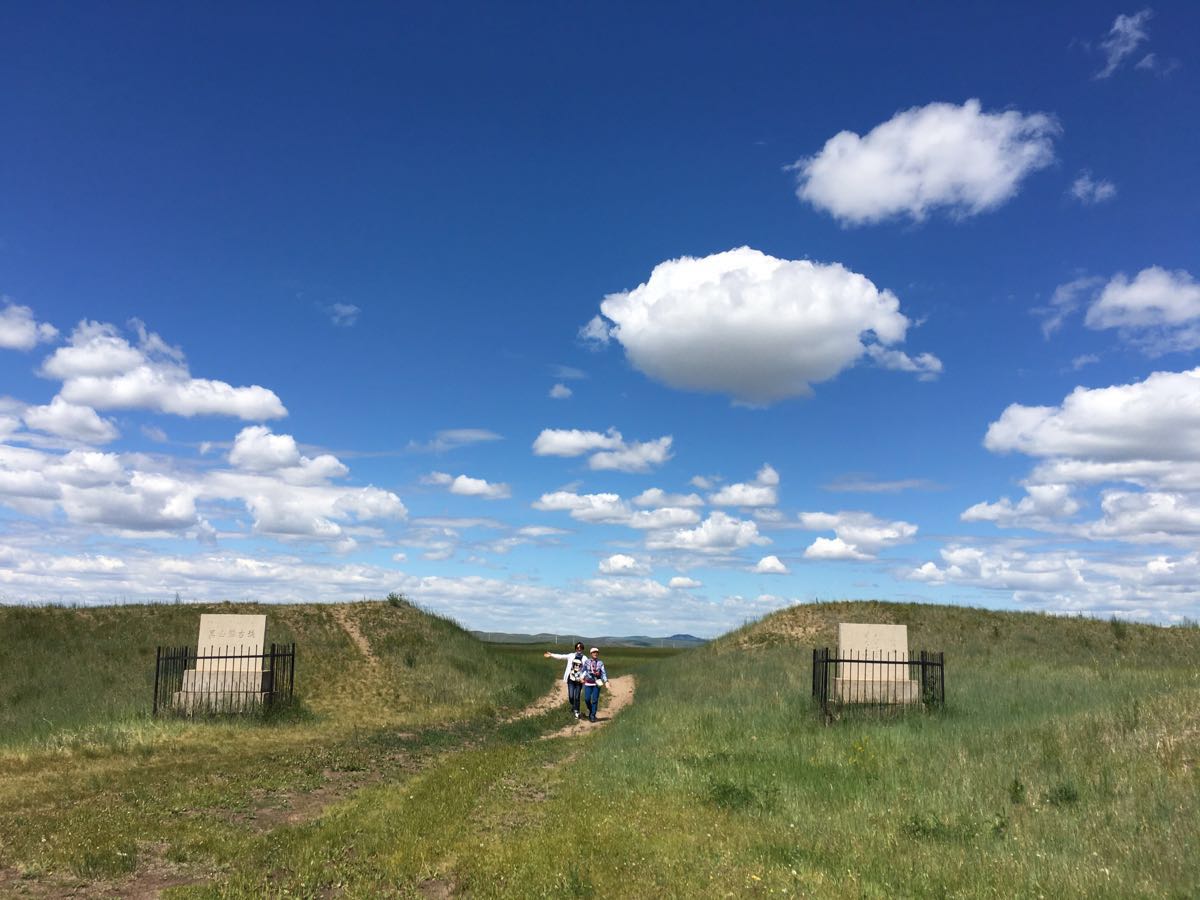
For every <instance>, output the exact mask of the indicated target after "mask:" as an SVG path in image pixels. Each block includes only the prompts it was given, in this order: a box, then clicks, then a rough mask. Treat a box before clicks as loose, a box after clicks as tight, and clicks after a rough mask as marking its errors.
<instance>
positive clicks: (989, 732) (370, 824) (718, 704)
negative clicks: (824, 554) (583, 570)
mask: <svg viewBox="0 0 1200 900" xmlns="http://www.w3.org/2000/svg"><path fill="white" fill-rule="evenodd" d="M241 609H243V608H241V607H222V608H220V609H219V610H217V611H228V612H233V611H240V610H241ZM259 610H262V611H265V612H266V613H267V614H268V616H269V617H270V626H269V627H270V632H271V637H272V639H276V640H284V641H287V640H292V639H295V640H297V641H298V642H299V644H300V647H301V673H302V680H301V681H300V682H299V684H300V685H302V696H303V697H304V703H305V707H304V709H303V710H302V711H301V714H299V715H297V716H295V717H293V718H284V719H283V720H281V721H274V722H271V721H267V722H260V723H253V722H249V723H239V722H229V723H225V722H188V721H179V720H174V721H163V722H149V721H148V720H147V718H146V717H145V706H146V704H147V703H148V699H143V698H148V690H149V688H148V683H147V682H143V685H142V687H140V688H137V690H134V689H133V688H130V689H129V693H128V694H127V699H126V700H125V701H122V702H118V700H117V699H116V698H118V697H119V696H122V695H121V694H120V692H119V691H118V690H116V689H114V687H113V686H114V685H125V683H126V681H127V680H128V679H129V673H130V671H132V670H136V672H135V677H141V678H146V677H147V675H146V671H147V668H148V666H147V663H148V661H149V659H150V658H151V657H152V654H153V647H154V644H155V643H158V642H162V643H171V642H185V641H189V640H192V639H194V631H195V626H196V612H197V608H196V607H137V608H129V607H124V608H113V609H104V610H56V609H50V610H46V609H40V610H13V609H4V610H0V647H2V648H3V649H4V650H7V649H8V648H9V647H10V646H16V647H19V648H20V649H21V650H22V653H23V654H24V655H25V657H26V658H27V660H26V665H27V668H28V669H29V670H30V671H25V672H23V671H19V665H18V664H17V663H13V662H11V661H10V660H11V654H9V653H7V652H4V653H0V691H6V692H8V693H5V694H3V695H2V696H3V698H4V699H3V700H2V701H0V710H3V713H2V714H3V715H4V716H6V717H7V718H6V719H5V720H4V726H5V727H7V728H14V729H16V730H17V733H18V734H24V735H25V737H24V738H21V739H19V740H8V742H7V743H5V742H2V741H0V896H4V895H6V891H7V892H8V893H14V894H19V893H21V891H22V890H23V889H24V888H26V887H29V886H32V887H34V888H36V891H41V892H42V893H43V894H45V893H51V894H53V893H55V892H60V893H67V892H69V890H76V891H78V890H81V888H80V885H81V884H82V885H84V886H86V887H85V889H82V890H83V892H84V893H87V892H92V893H102V892H103V891H108V892H110V893H113V894H117V895H126V894H137V893H139V891H141V890H142V889H143V888H144V887H145V886H146V884H148V883H149V884H157V885H159V886H162V885H166V886H172V885H174V887H172V888H171V893H172V894H177V895H179V896H189V897H193V896H194V897H205V898H209V897H258V896H285V895H287V896H306V897H307V896H354V897H367V896H371V897H374V896H400V897H420V896H471V897H521V898H525V897H542V896H561V895H564V894H565V895H567V896H583V895H594V896H604V897H611V898H622V897H647V896H663V897H727V896H738V897H741V896H760V895H762V896H765V895H768V894H773V895H777V896H778V895H787V896H817V895H820V896H830V897H855V898H860V897H878V898H883V897H943V896H954V897H1037V896H1045V897H1114V898H1117V897H1120V898H1125V897H1195V896H1200V854H1197V853H1196V852H1195V848H1196V847H1197V846H1200V628H1197V627H1194V626H1188V627H1177V628H1158V627H1154V626H1148V625H1133V624H1125V623H1121V622H1109V621H1098V620H1092V619H1084V618H1058V617H1051V616H1043V615H1036V614H1024V613H1008V612H1004V613H1001V612H990V611H985V610H976V609H964V608H958V607H938V606H923V605H906V604H889V603H861V602H846V603H820V604H806V605H802V606H797V607H793V608H791V609H786V610H782V611H780V612H777V613H775V614H773V615H770V616H767V617H765V618H764V619H762V620H761V621H759V622H755V623H753V624H750V625H747V626H746V627H744V628H741V629H739V630H737V631H735V632H732V633H730V634H728V635H726V636H724V637H722V638H720V639H718V640H716V641H713V642H711V643H709V644H707V645H705V646H702V647H699V648H696V649H693V650H688V651H684V652H674V653H672V652H671V651H668V650H659V649H653V650H651V649H640V648H634V649H629V650H623V651H616V652H611V653H610V652H606V654H605V656H606V659H607V661H608V663H609V667H610V670H611V674H613V675H623V674H626V673H629V672H636V677H637V690H636V696H635V701H634V702H633V703H632V705H630V706H628V707H627V708H626V709H625V710H624V711H623V712H622V713H621V714H620V715H619V716H617V717H616V718H615V719H614V720H613V721H612V722H611V723H610V724H608V725H607V726H605V727H603V728H602V729H600V730H598V731H596V732H594V733H589V734H587V735H586V736H584V737H559V738H555V739H552V740H540V739H539V738H542V737H546V736H549V735H552V734H554V733H556V732H557V731H558V730H559V729H560V728H561V727H562V724H563V719H564V718H566V716H565V714H564V710H563V709H562V708H561V707H560V708H558V709H556V710H552V711H550V712H548V713H546V714H545V715H543V716H541V717H539V718H533V719H521V720H518V721H509V715H508V712H507V709H511V708H513V707H514V706H518V705H520V704H522V703H523V702H525V701H526V700H528V699H530V698H532V697H534V696H536V695H538V694H540V693H542V692H543V691H544V690H545V689H546V688H547V687H548V686H549V684H550V682H551V681H552V680H553V679H554V678H555V677H556V676H557V674H558V672H559V671H560V670H559V669H558V666H557V663H553V664H552V663H551V661H549V660H543V659H542V658H541V654H540V650H541V647H540V646H537V645H534V646H502V645H495V644H490V645H489V644H483V643H480V642H478V641H476V640H475V639H474V638H472V637H471V636H470V635H468V634H466V633H465V632H463V631H462V630H461V629H459V628H457V626H455V625H453V624H452V623H449V622H446V621H444V620H441V619H438V618H436V617H431V616H428V615H426V614H424V613H422V612H421V611H420V610H417V609H415V608H412V607H410V606H407V605H404V604H401V605H399V606H391V605H389V604H387V603H382V602H381V603H369V604H351V605H348V606H343V607H321V606H302V607H275V606H265V607H256V608H254V611H259ZM247 611H249V610H247ZM347 617H349V621H350V622H351V623H352V624H353V626H354V627H353V628H347V626H346V622H345V620H346V618H347ZM839 622H895V623H904V624H906V625H907V626H908V631H909V642H910V648H911V649H913V650H918V649H921V648H924V649H928V650H941V651H944V652H945V654H946V663H947V672H946V692H947V705H946V708H945V709H944V710H942V711H940V712H936V713H922V712H913V713H911V714H908V715H903V716H898V717H888V718H882V719H880V718H873V717H870V716H849V717H846V718H842V719H837V720H835V721H833V722H832V723H826V722H825V720H824V719H823V718H822V717H821V716H820V715H818V714H817V712H816V710H815V709H814V707H813V705H812V703H811V700H810V697H809V694H810V687H811V681H810V663H811V653H810V650H811V648H812V647H814V646H833V645H834V644H835V643H836V629H837V624H838V623H839ZM172 628H173V629H175V631H171V629H172ZM355 631H357V632H359V633H361V635H362V637H363V638H364V639H365V643H366V644H367V646H368V647H369V648H370V655H367V654H365V653H363V652H362V649H361V647H360V646H359V644H358V643H357V642H356V641H355V640H354V638H353V635H352V633H353V632H355ZM10 635H17V637H16V638H11V637H10ZM88 643H93V644H96V645H98V646H101V647H103V648H106V649H105V650H104V652H103V653H101V654H100V656H101V658H103V659H107V660H109V663H106V664H105V665H106V666H107V668H106V667H105V666H98V667H94V668H93V670H90V671H89V670H88V669H86V668H85V667H84V666H83V664H82V663H72V664H71V665H73V666H75V668H74V669H66V670H63V671H62V672H56V671H53V667H54V665H56V663H55V660H56V659H58V655H57V654H55V653H52V652H51V649H52V648H53V649H57V648H63V647H66V648H74V649H76V650H78V649H79V648H81V647H82V646H84V645H85V644H88ZM305 648H307V649H305ZM75 655H77V656H82V655H83V654H81V653H77V654H75ZM131 655H133V656H134V657H136V658H137V661H136V665H135V664H134V663H131V662H130V661H129V658H130V656H131ZM136 673H141V674H140V675H139V674H136ZM88 678H92V680H93V681H94V683H93V684H90V685H87V687H86V690H85V692H84V694H83V695H81V696H86V697H90V698H91V701H90V705H88V704H83V705H81V704H80V703H78V702H76V701H68V700H65V699H62V698H63V697H64V696H66V693H67V692H65V690H64V686H65V685H67V684H78V683H79V681H80V680H81V679H83V680H85V681H86V680H87V679H88ZM9 681H15V682H16V686H15V687H14V686H11V685H9V684H8V683H7V682H9ZM31 681H32V682H38V683H43V684H46V685H49V686H51V687H52V688H54V690H52V691H50V692H49V695H48V696H47V697H45V698H43V697H40V696H39V695H38V692H37V691H36V690H34V689H32V688H31V687H30V683H31ZM22 685H23V686H22ZM102 685H107V686H108V687H106V688H102ZM120 690H125V688H124V687H122V688H120ZM56 692H57V696H59V698H60V699H59V701H57V702H56V701H54V700H53V696H54V695H55V694H56ZM105 698H108V699H107V700H105ZM105 702H107V703H108V706H107V707H106V706H105V705H104V703H105ZM10 707H11V708H10ZM85 707H86V708H85ZM47 721H48V722H49V723H50V724H47ZM39 723H40V724H39ZM70 723H74V724H70ZM46 729H50V730H49V731H46ZM72 879H73V880H72ZM156 879H157V880H156ZM36 891H35V892H36Z"/></svg>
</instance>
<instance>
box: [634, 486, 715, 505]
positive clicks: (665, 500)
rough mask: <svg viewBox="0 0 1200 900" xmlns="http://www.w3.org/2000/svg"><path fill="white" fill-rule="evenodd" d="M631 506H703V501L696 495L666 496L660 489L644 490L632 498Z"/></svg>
mask: <svg viewBox="0 0 1200 900" xmlns="http://www.w3.org/2000/svg"><path fill="white" fill-rule="evenodd" d="M632 502H633V505H634V506H640V507H647V506H682V507H693V506H703V505H704V501H703V500H701V499H700V496H699V495H698V494H668V493H667V492H666V491H664V490H663V489H662V488H646V490H644V491H642V492H641V493H640V494H638V495H637V496H636V497H634V498H633V501H632Z"/></svg>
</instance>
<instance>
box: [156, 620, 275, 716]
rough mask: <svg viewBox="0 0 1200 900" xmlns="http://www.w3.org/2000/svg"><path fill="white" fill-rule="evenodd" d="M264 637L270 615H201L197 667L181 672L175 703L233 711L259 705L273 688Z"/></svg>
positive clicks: (182, 706) (185, 707)
mask: <svg viewBox="0 0 1200 900" xmlns="http://www.w3.org/2000/svg"><path fill="white" fill-rule="evenodd" d="M266 639H267V617H266V616H233V615H208V614H203V615H201V616H200V634H199V636H198V637H197V639H196V657H197V659H196V668H194V669H188V670H187V671H185V672H184V673H183V684H182V686H181V690H180V691H179V692H178V693H176V694H175V697H174V701H175V706H176V707H177V708H180V709H183V710H186V711H187V712H200V711H206V712H210V711H227V712H234V711H238V710H243V709H247V708H249V707H250V706H253V705H257V704H261V703H262V701H263V695H264V693H265V692H267V691H269V690H271V686H270V685H269V684H267V676H268V673H267V672H264V671H263V664H262V651H263V646H264V644H265V643H266ZM206 657H208V658H206ZM213 657H216V658H213ZM221 657H236V658H233V659H222V658H221Z"/></svg>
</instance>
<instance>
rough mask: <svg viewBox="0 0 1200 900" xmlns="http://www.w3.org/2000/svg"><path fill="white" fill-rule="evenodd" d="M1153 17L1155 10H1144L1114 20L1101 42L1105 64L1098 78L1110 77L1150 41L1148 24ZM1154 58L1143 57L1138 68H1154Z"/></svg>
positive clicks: (1151, 55)
mask: <svg viewBox="0 0 1200 900" xmlns="http://www.w3.org/2000/svg"><path fill="white" fill-rule="evenodd" d="M1153 15H1154V11H1153V10H1151V9H1143V10H1141V11H1140V12H1137V13H1134V14H1133V15H1119V16H1117V17H1116V19H1114V20H1113V23H1112V27H1111V28H1109V30H1108V35H1107V36H1106V37H1105V38H1104V39H1103V40H1102V41H1100V50H1101V51H1102V52H1103V53H1104V56H1105V63H1104V68H1102V69H1101V70H1100V71H1099V72H1097V73H1096V78H1108V77H1110V76H1111V75H1112V74H1113V73H1114V72H1116V71H1117V69H1119V68H1121V65H1122V63H1124V62H1125V60H1127V59H1129V58H1130V57H1131V56H1133V55H1134V54H1135V53H1136V52H1137V51H1138V49H1139V48H1140V47H1142V45H1144V44H1145V43H1146V42H1147V41H1149V40H1150V35H1149V33H1148V32H1147V30H1146V23H1148V22H1149V21H1150V19H1151V17H1152V16H1153ZM1153 56H1154V54H1150V55H1149V56H1146V57H1143V58H1142V59H1141V60H1140V61H1139V62H1138V65H1137V67H1138V68H1142V69H1144V68H1152V67H1153V65H1154V59H1153Z"/></svg>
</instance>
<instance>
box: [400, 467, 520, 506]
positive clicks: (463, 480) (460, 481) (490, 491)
mask: <svg viewBox="0 0 1200 900" xmlns="http://www.w3.org/2000/svg"><path fill="white" fill-rule="evenodd" d="M422 481H424V482H425V483H426V484H438V485H443V486H445V487H447V488H449V489H450V493H452V494H459V495H460V496H463V497H481V498H482V499H484V500H503V499H505V498H507V497H511V496H512V490H511V489H510V488H509V486H508V485H507V484H499V483H495V482H489V481H486V480H484V479H482V478H472V477H471V476H469V475H449V474H447V473H446V472H431V473H429V474H428V475H426V476H425V477H424V478H423V479H422Z"/></svg>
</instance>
